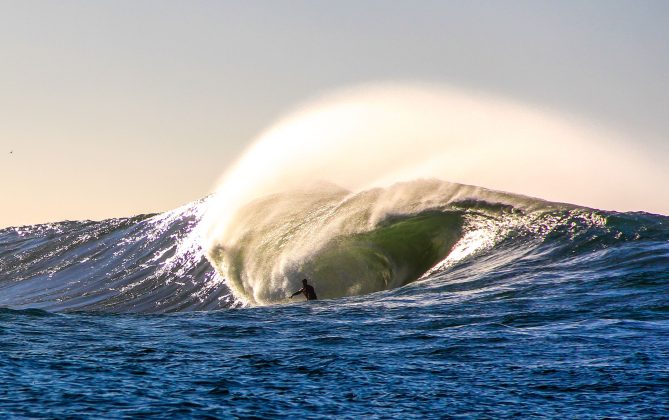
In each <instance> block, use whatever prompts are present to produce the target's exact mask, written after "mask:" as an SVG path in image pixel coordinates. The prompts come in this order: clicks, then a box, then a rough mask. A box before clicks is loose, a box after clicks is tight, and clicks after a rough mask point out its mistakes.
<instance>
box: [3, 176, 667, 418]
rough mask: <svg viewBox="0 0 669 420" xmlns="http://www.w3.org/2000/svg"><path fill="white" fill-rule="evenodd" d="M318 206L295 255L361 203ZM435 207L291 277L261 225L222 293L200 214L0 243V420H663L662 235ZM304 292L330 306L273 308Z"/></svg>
mask: <svg viewBox="0 0 669 420" xmlns="http://www.w3.org/2000/svg"><path fill="white" fill-rule="evenodd" d="M433 187H435V185H432V184H427V186H426V185H425V184H423V186H422V187H421V188H433ZM449 191H450V190H449ZM442 192H443V191H442ZM417 196H420V197H423V198H424V197H425V194H424V191H423V190H421V193H420V194H418V195H417ZM329 197H330V198H328V199H326V200H320V199H319V200H320V201H318V203H319V204H318V206H316V207H314V206H313V205H312V204H309V206H307V207H309V209H311V210H310V211H309V212H308V213H309V214H310V215H312V216H313V217H311V218H309V220H310V221H308V222H304V223H298V227H297V228H295V226H294V225H291V226H293V227H292V228H291V229H288V231H289V232H290V234H291V235H298V236H291V237H290V238H295V237H299V234H300V232H313V229H314V226H315V225H314V223H315V222H314V221H313V220H320V222H318V223H319V224H318V226H332V223H331V222H332V220H335V219H336V220H340V218H339V216H337V217H334V216H332V214H333V213H332V211H333V210H332V209H336V210H334V211H335V213H336V214H337V215H339V214H340V213H338V212H341V211H342V210H340V209H342V208H348V209H349V210H350V209H351V206H353V207H355V209H360V208H364V207H365V206H368V205H369V203H370V201H369V200H367V199H363V198H355V197H354V198H353V199H351V197H348V198H347V199H346V203H349V207H346V206H342V205H341V202H337V203H335V204H333V202H332V197H333V196H329ZM365 197H368V195H366V196H365ZM375 197H377V196H375ZM380 197H381V201H385V198H384V196H383V194H381V195H380ZM448 197H449V198H448V199H443V200H442V201H439V202H438V203H437V204H435V202H431V204H430V205H428V206H425V205H421V206H416V205H415V202H414V201H411V200H409V201H406V200H405V201H403V202H402V203H401V205H395V206H394V207H393V211H390V212H387V213H386V216H383V217H378V218H375V219H374V223H371V224H370V223H369V220H370V219H369V218H367V219H364V220H365V223H361V224H359V226H363V225H364V226H367V227H368V228H367V230H366V231H363V232H361V231H360V229H358V228H356V229H353V230H351V231H348V232H344V231H342V232H343V233H342V234H341V235H339V236H337V235H335V236H332V235H327V237H326V238H325V239H323V240H322V243H321V244H320V245H319V247H318V249H315V250H314V252H312V253H310V254H304V253H299V252H298V253H295V252H294V250H291V254H290V255H291V256H292V260H291V259H290V258H285V257H286V251H285V249H286V248H281V249H283V250H284V251H282V253H279V254H272V253H271V252H274V251H272V250H276V249H277V248H276V246H275V245H276V243H275V244H272V243H271V241H272V240H273V239H271V238H281V237H282V236H281V235H276V236H273V235H274V234H275V233H276V232H283V231H282V229H284V227H285V226H284V225H283V224H282V223H283V222H281V223H279V224H280V225H281V226H284V227H281V226H278V225H277V223H276V221H277V220H284V219H281V218H279V219H276V218H273V219H272V220H273V221H272V223H269V224H267V223H265V224H261V225H257V226H256V228H257V229H255V230H248V229H245V230H244V235H241V236H239V237H236V238H235V240H237V241H241V242H235V243H236V244H241V245H240V246H238V247H236V248H235V249H231V248H230V247H229V244H230V242H226V243H223V244H222V246H223V249H224V252H225V255H222V256H221V255H220V251H221V249H220V248H219V249H217V250H214V251H213V252H210V253H211V255H210V258H212V259H213V260H214V261H215V264H216V265H218V264H221V267H219V268H220V270H219V271H220V273H217V272H216V270H214V268H213V267H212V265H211V264H210V263H209V261H208V260H207V258H206V256H205V254H207V250H205V249H203V248H202V246H201V244H200V242H201V241H200V238H199V236H198V234H197V226H198V224H199V222H200V220H201V217H202V213H203V211H205V210H206V208H207V200H203V201H201V202H197V203H193V204H191V205H188V206H185V207H183V208H181V209H177V210H174V211H172V212H168V213H165V214H160V215H152V216H151V215H147V216H137V217H134V218H129V219H114V220H107V221H102V222H64V223H60V224H50V225H39V226H27V227H21V228H8V229H4V230H1V231H0V307H2V309H0V378H1V381H0V415H2V416H3V417H19V418H20V417H38V418H39V417H49V418H53V417H56V418H63V417H67V416H73V417H77V416H81V417H96V416H98V417H141V416H146V417H156V418H165V417H174V416H182V417H191V416H192V417H202V416H206V415H209V416H213V417H228V416H242V417H247V416H258V417H275V416H311V417H319V416H338V417H345V418H346V417H358V416H361V415H364V416H371V417H379V418H385V417H401V418H411V417H421V418H422V417H435V418H436V417H444V416H461V417H511V416H527V415H532V416H536V417H557V416H566V417H584V418H602V417H607V416H608V417H615V418H620V417H634V418H661V417H667V416H669V402H668V401H669V365H668V364H667V361H668V360H669V218H667V217H664V216H658V215H651V214H645V213H627V214H622V213H612V212H604V211H595V210H591V209H585V208H579V207H575V206H567V205H557V204H554V203H545V202H541V201H538V200H532V199H528V198H524V197H517V196H510V195H500V194H497V193H491V192H482V191H480V190H469V189H467V190H462V188H459V189H458V193H457V194H455V195H453V194H451V195H449V196H448ZM321 198H322V196H321ZM377 198H378V197H377ZM291 200H294V197H293V198H291ZM374 200H375V201H374V202H378V201H379V200H377V199H376V198H375V199H374ZM312 203H313V202H312ZM351 203H353V204H351ZM361 203H362V204H361ZM421 203H423V204H424V203H425V201H421ZM267 206H268V203H267V202H264V203H263V204H262V208H263V209H267V208H268V207H267ZM270 208H271V205H270ZM400 210H401V211H400ZM363 213H364V212H363ZM360 214H361V213H360V212H359V211H358V210H355V211H347V212H346V217H345V219H346V223H345V224H344V225H345V226H349V227H350V226H351V224H352V222H351V220H362V219H360V218H356V217H357V216H356V215H360ZM365 214H367V213H365ZM318 215H326V216H327V217H326V216H323V217H321V216H318ZM352 215H353V216H352ZM388 215H390V216H388ZM354 216H355V217H354ZM333 217H334V218H333ZM365 217H367V216H365ZM285 220H291V221H294V218H293V217H291V218H288V219H285ZM323 220H325V221H326V222H327V223H326V222H323ZM444 226H447V228H444ZM294 232H298V233H297V234H295V233H294ZM454 232H457V235H455V237H454V236H453V233H454ZM258 234H268V235H269V237H268V238H267V239H266V240H265V241H257V238H258V236H256V235H258ZM249 235H251V236H249ZM284 237H285V236H284ZM249 238H250V239H249ZM333 238H334V239H333ZM279 242H280V241H279ZM267 243H270V245H271V246H268V247H267V246H266V247H265V248H263V245H262V244H267ZM258 244H260V245H258ZM279 245H280V243H279ZM312 246H313V245H312ZM421 247H422V248H421ZM416 248H421V249H423V250H424V252H418V253H416ZM249 249H253V250H254V252H255V254H253V255H255V256H256V258H258V259H263V260H266V259H271V258H270V256H272V255H274V256H275V258H283V260H290V264H285V265H281V266H280V267H282V269H283V270H284V271H282V272H281V273H282V274H281V275H277V276H276V278H273V279H270V280H271V281H270V280H267V281H266V282H263V283H259V282H258V281H255V282H254V281H252V280H253V279H247V278H245V274H244V273H247V272H252V271H254V270H255V271H256V272H262V271H263V270H268V272H270V273H273V272H276V270H277V268H276V267H277V265H276V264H271V263H263V264H260V265H249V264H251V263H252V262H253V261H254V258H246V257H244V258H242V259H239V258H234V257H235V256H237V255H239V254H238V252H242V254H244V255H248V250H249ZM350 249H354V250H360V249H362V250H363V251H365V252H362V253H356V252H349V250H350ZM370 249H371V250H372V251H373V252H371V251H370ZM240 250H241V251H240ZM270 251H271V252H270ZM407 253H409V254H410V255H409V257H407ZM253 255H252V257H253ZM305 255H307V258H305V257H304V256H305ZM358 255H365V257H364V258H368V260H365V261H367V262H365V263H361V261H360V259H359V258H358V257H357V256H358ZM219 256H220V257H221V258H222V259H221V260H217V259H216V258H217V257H219ZM380 256H382V257H383V258H381V260H383V261H384V263H383V264H382V263H379V262H378V261H380V260H379V258H380ZM221 261H222V262H221ZM226 261H227V263H226ZM332 261H335V262H336V264H334V265H333V264H332ZM426 261H427V262H426ZM428 262H429V263H428ZM254 264H255V263H254ZM346 264H350V266H347V267H349V269H343V274H342V270H334V268H333V267H339V268H341V267H342V266H346ZM368 266H371V267H372V269H371V271H369V272H365V271H364V267H368ZM428 266H429V267H428ZM268 267H269V268H268ZM361 267H363V268H361ZM419 268H420V270H419ZM226 269H228V270H231V271H230V272H231V273H232V274H233V275H234V276H237V280H238V283H237V285H236V286H235V285H231V280H230V279H228V278H226V277H228V276H226V274H227V273H226V271H225V270H226ZM258 270H260V271H258ZM333 270H334V271H333ZM361 270H363V271H361ZM383 270H386V271H387V273H389V274H387V276H386V277H383V276H381V277H380V278H381V280H379V279H378V278H377V279H372V281H373V282H374V284H376V286H374V287H370V288H369V289H364V288H362V289H361V288H359V287H357V286H356V284H357V283H356V282H359V281H364V279H366V278H368V277H370V276H371V277H373V275H374V273H376V272H379V271H383ZM416 270H418V271H421V270H423V271H424V272H423V273H420V274H416V273H417V271H416ZM240 273H241V274H240ZM398 273H399V274H398ZM407 273H409V274H407ZM316 274H321V277H318V276H317V275H316ZM302 275H308V276H309V277H310V279H311V281H312V284H314V286H315V287H316V291H317V292H318V293H319V295H324V296H327V295H328V294H330V297H331V298H330V299H323V300H320V301H317V302H295V303H291V304H285V303H284V302H283V300H282V299H278V298H277V299H276V302H277V303H273V304H268V303H271V302H272V301H273V299H274V297H278V296H282V294H283V293H284V292H285V291H286V290H292V289H290V288H291V287H293V286H296V285H298V283H293V282H294V281H296V282H297V281H299V277H300V276H302ZM277 279H283V280H282V281H277ZM360 279H361V280H360ZM319 281H320V283H319ZM338 282H345V286H346V287H341V288H340V287H336V285H337V284H340V283H338ZM231 287H232V288H231ZM319 290H320V291H322V292H319ZM358 292H359V293H358ZM338 294H340V295H341V294H343V296H335V295H338ZM347 294H349V295H350V294H353V295H352V296H346V295H347ZM261 302H262V303H263V304H265V306H258V305H259V304H260V303H261ZM254 305H256V306H254Z"/></svg>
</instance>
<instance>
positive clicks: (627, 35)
mask: <svg viewBox="0 0 669 420" xmlns="http://www.w3.org/2000/svg"><path fill="white" fill-rule="evenodd" d="M667 22H669V3H667V2H664V1H586V2H583V1H554V2H545V1H467V2H464V1H365V0H355V1H346V0H342V1H337V2H317V1H306V0H305V1H185V0H184V1H166V0H156V1H144V0H132V1H88V0H81V1H72V0H63V1H41V0H40V1H33V0H16V1H8V0H0V57H1V61H0V63H1V64H0V193H1V194H2V197H3V200H2V204H3V205H2V207H0V227H4V226H15V225H22V224H33V223H40V222H50V221H58V220H65V219H69V220H80V219H94V220H95V219H102V218H107V217H120V216H131V215H135V214H139V213H149V212H158V211H165V210H169V209H172V208H175V207H178V206H180V205H182V204H186V203H188V202H190V201H192V200H196V199H199V198H202V197H204V196H206V195H207V194H209V193H210V192H212V191H213V189H214V187H215V185H216V182H217V179H218V178H219V176H220V175H221V174H222V173H223V171H225V169H226V168H227V167H229V166H230V165H231V164H232V163H233V162H234V161H235V159H236V158H237V157H238V156H239V155H240V153H242V151H243V150H244V148H245V147H246V146H248V144H249V143H250V142H251V141H252V140H253V139H254V138H256V137H257V136H258V135H259V134H260V133H262V132H263V131H264V130H265V129H266V128H267V127H268V126H271V125H272V123H273V122H275V121H276V120H277V119H279V118H281V117H282V116H283V115H285V114H286V113H287V112H289V111H290V110H292V109H294V108H295V107H296V106H299V105H300V104H302V103H304V102H305V101H309V100H311V99H313V98H317V97H318V96H319V95H321V94H323V93H325V92H329V91H332V90H336V89H340V88H346V87H348V86H355V85H357V84H364V83H370V82H388V81H403V82H404V81H406V82H420V83H433V84H445V85H449V86H455V87H457V88H461V89H466V90H469V91H473V92H482V93H486V94H493V95H499V96H502V97H506V98H511V99H513V100H514V101H518V102H522V103H524V104H527V105H528V106H533V107H537V108H541V109H549V110H555V111H556V112H560V113H564V114H570V115H578V116H579V118H583V119H587V120H588V121H590V122H592V124H594V125H598V126H601V127H605V128H606V129H607V130H612V131H615V132H617V133H620V134H621V135H622V136H624V137H625V138H627V139H629V141H630V142H633V143H634V147H635V148H638V149H639V150H642V151H644V152H645V153H647V154H649V155H650V156H652V158H653V159H656V161H657V162H660V163H662V162H663V161H665V160H666V158H667V157H669V140H668V139H667V135H666V133H667V132H669V118H667V115H666V113H667V110H669V25H667ZM621 170H624V169H623V168H621ZM639 210H643V209H639Z"/></svg>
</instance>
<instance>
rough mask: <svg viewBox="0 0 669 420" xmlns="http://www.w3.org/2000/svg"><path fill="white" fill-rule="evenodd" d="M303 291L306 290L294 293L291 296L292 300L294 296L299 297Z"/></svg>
mask: <svg viewBox="0 0 669 420" xmlns="http://www.w3.org/2000/svg"><path fill="white" fill-rule="evenodd" d="M303 290H304V289H300V290H298V291H297V292H295V293H293V294H292V295H290V299H292V298H293V296H297V295H299V294H300V293H302V291H303Z"/></svg>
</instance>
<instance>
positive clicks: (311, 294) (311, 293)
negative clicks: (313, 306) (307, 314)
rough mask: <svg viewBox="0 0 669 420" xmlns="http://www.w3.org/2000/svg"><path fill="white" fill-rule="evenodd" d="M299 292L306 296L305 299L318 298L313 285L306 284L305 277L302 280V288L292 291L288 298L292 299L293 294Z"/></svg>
mask: <svg viewBox="0 0 669 420" xmlns="http://www.w3.org/2000/svg"><path fill="white" fill-rule="evenodd" d="M300 293H302V294H303V295H304V297H306V298H307V300H316V299H318V298H317V297H316V291H315V290H314V288H313V286H311V285H309V284H307V279H304V280H302V288H301V289H300V290H298V291H297V292H295V293H293V294H292V295H290V298H291V299H292V298H293V296H297V295H299V294H300Z"/></svg>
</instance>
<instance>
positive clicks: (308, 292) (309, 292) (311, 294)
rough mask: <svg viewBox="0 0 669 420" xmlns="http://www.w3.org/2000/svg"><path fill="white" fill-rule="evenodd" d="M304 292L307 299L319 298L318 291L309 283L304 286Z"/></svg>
mask: <svg viewBox="0 0 669 420" xmlns="http://www.w3.org/2000/svg"><path fill="white" fill-rule="evenodd" d="M302 293H304V296H305V297H306V298H307V300H316V299H318V298H317V297H316V291H315V290H314V288H313V287H311V285H309V284H307V285H305V286H304V287H303V288H302Z"/></svg>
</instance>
